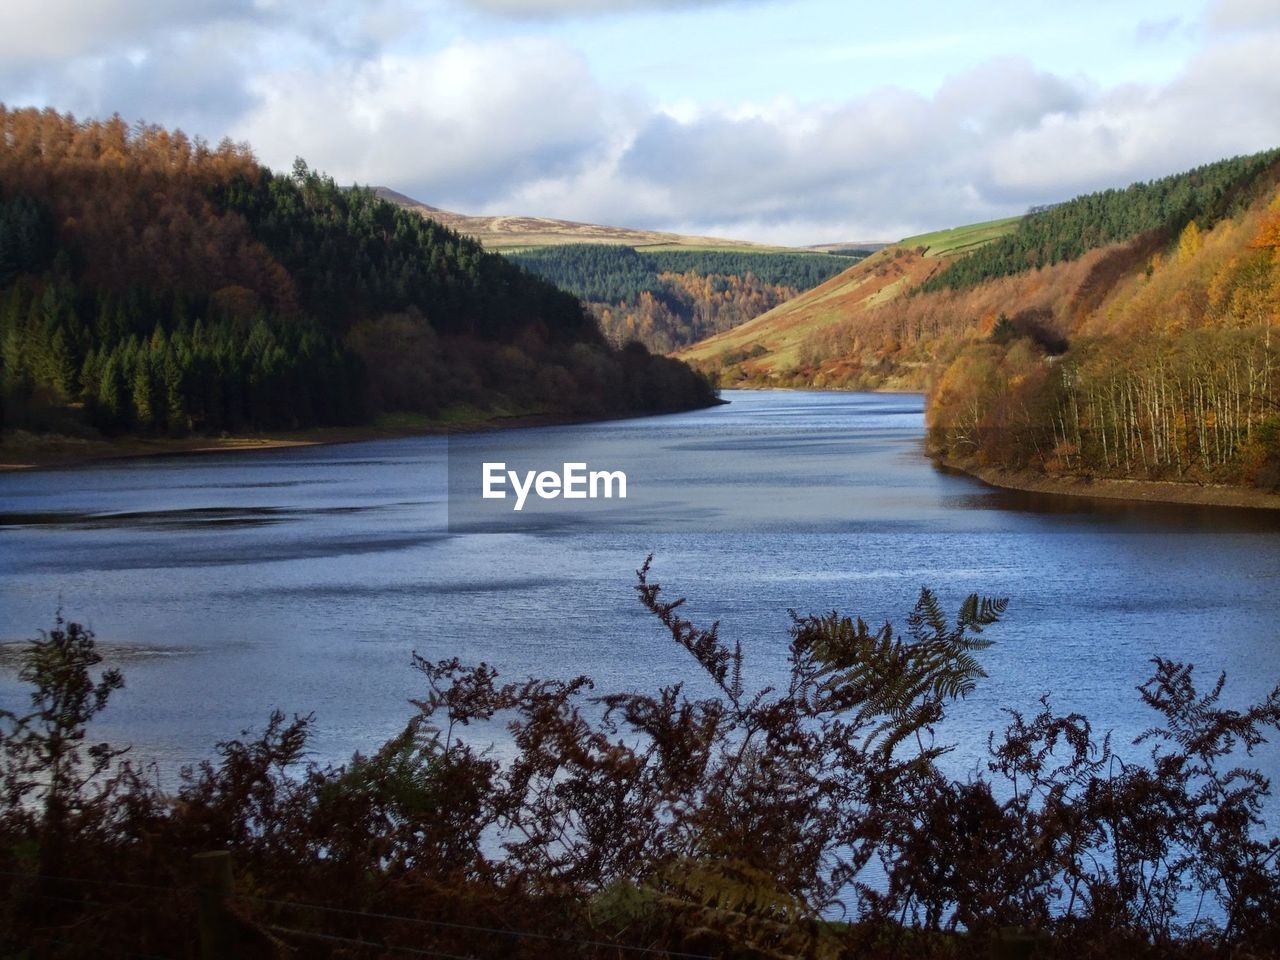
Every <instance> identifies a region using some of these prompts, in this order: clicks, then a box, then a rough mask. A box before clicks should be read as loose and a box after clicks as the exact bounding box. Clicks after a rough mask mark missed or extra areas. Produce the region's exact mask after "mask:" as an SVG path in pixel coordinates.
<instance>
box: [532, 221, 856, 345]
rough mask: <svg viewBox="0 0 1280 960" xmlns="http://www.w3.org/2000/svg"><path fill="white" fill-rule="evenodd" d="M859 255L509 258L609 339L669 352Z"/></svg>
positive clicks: (598, 248)
mask: <svg viewBox="0 0 1280 960" xmlns="http://www.w3.org/2000/svg"><path fill="white" fill-rule="evenodd" d="M863 255H864V254H860V253H856V252H855V253H852V254H849V255H840V256H836V255H833V254H823V253H755V252H744V251H738V250H637V249H636V248H634V247H625V246H613V245H606V244H568V245H565V246H558V247H543V248H540V249H536V250H528V251H523V252H517V253H510V254H508V256H509V257H510V258H511V259H513V260H515V261H516V262H517V263H519V264H521V265H522V266H524V267H527V268H528V269H529V270H531V271H533V272H534V273H536V274H538V275H539V276H541V277H544V278H545V279H547V280H550V281H551V282H552V283H554V284H556V286H558V287H560V288H561V289H562V290H566V291H568V292H570V293H572V294H574V295H575V296H577V297H581V298H582V300H583V301H585V302H586V303H587V305H588V306H589V307H590V309H591V310H592V312H593V313H594V314H595V316H596V317H597V318H598V319H599V321H600V325H601V328H602V329H603V330H604V333H605V335H606V336H607V337H608V338H609V339H610V340H611V341H612V342H614V343H615V344H625V343H627V342H628V341H631V340H638V341H639V342H640V343H642V344H644V345H645V346H646V347H647V348H649V349H650V350H652V351H654V352H658V353H668V352H670V351H673V350H676V349H678V348H679V347H682V346H686V345H688V344H691V343H695V342H697V341H698V340H701V339H703V338H705V337H709V336H711V335H713V334H716V333H720V332H722V331H724V330H729V329H732V328H733V327H736V326H738V325H739V324H742V323H745V322H746V321H748V320H750V319H751V318H752V317H756V316H759V315H760V314H762V313H765V312H766V311H768V310H771V309H772V308H773V307H775V306H777V305H778V304H780V303H783V302H785V301H787V300H789V299H791V298H792V297H794V296H796V294H798V293H800V292H802V291H804V290H808V289H811V288H812V287H816V286H818V285H819V284H820V283H822V282H824V281H825V280H828V279H830V278H831V277H833V276H835V275H836V274H838V273H840V272H841V271H843V270H846V269H848V268H849V267H850V266H852V265H853V264H855V263H857V262H858V260H859V259H861V257H862V256H863Z"/></svg>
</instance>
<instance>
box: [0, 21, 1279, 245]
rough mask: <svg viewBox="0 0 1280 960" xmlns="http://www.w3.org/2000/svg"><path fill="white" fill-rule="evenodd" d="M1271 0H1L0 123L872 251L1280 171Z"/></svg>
mask: <svg viewBox="0 0 1280 960" xmlns="http://www.w3.org/2000/svg"><path fill="white" fill-rule="evenodd" d="M1278 55H1280V0H1207V2H1206V0H1198V2H1180V0H1109V2H1102V0H1076V2H1074V3H1071V4H1066V3H1062V2H1061V0H1057V2H1054V3H1048V2H1041V0H1018V2H1012V0H991V2H983V3H969V2H964V0H915V2H912V3H903V2H892V0H363V2H361V0H311V2H308V3H305V4H303V3H298V2H289V0H92V2H84V0H0V102H3V103H5V104H7V105H9V106H10V107H16V106H40V107H46V106H50V107H54V108H55V109H57V110H59V111H63V112H67V111H70V112H72V113H74V114H75V115H76V116H77V117H106V116H110V115H111V114H113V113H119V114H120V115H121V116H123V117H124V118H126V119H127V120H130V121H134V120H145V121H147V122H150V123H159V124H163V125H165V126H168V127H180V128H182V129H183V130H185V131H186V132H187V133H188V134H191V135H199V136H203V137H205V138H207V139H209V140H211V141H217V140H220V139H222V138H223V137H224V136H229V137H231V138H232V139H233V140H236V141H247V142H248V143H249V144H251V145H252V147H253V149H254V152H255V154H256V155H257V156H258V158H259V159H260V160H261V161H262V162H264V163H266V164H268V165H270V166H272V167H274V168H276V169H281V170H287V169H289V168H290V167H291V165H292V163H293V160H294V158H295V157H299V156H300V157H303V158H304V159H306V160H307V162H308V163H309V164H310V165H311V166H312V167H313V168H315V169H319V170H322V171H324V172H327V173H329V174H331V175H332V176H333V177H335V178H336V179H337V180H338V181H339V182H340V183H344V184H346V183H352V182H357V183H362V184H371V185H385V186H388V187H391V188H393V189H395V190H398V191H400V192H401V193H405V194H408V195H409V196H412V197H414V198H416V199H418V200H421V201H423V202H424V203H428V204H432V205H434V206H438V207H443V208H445V209H449V210H455V211H458V212H462V213H471V214H512V215H532V216H547V217H558V218H564V219H571V220H582V221H587V222H593V223H605V224H611V225H617V226H630V227H642V228H648V229H660V230H675V231H679V232H686V233H697V234H709V235H714V236H723V237H733V238H740V239H748V240H757V241H762V242H768V243H780V244H789V245H804V244H817V243H826V242H838V241H855V240H868V241H869V240H894V239H899V238H901V237H904V236H909V235H911V234H914V233H920V232H923V231H926V230H933V229H939V228H943V227H948V226H955V225H959V224H964V223H972V222H976V221H980V220H987V219H991V218H994V217H1000V216H1011V215H1015V214H1019V213H1022V212H1023V211H1025V210H1026V209H1027V207H1028V206H1032V205H1036V204H1042V203H1051V202H1054V201H1057V200H1063V199H1067V198H1069V197H1071V196H1074V195H1076V194H1079V193H1082V192H1087V191H1090V190H1096V189H1101V188H1106V187H1114V186H1124V185H1125V184H1128V183H1131V182H1133V181H1135V180H1145V179H1150V178H1153V177H1157V176H1162V175H1165V174H1168V173H1174V172H1177V171H1180V170H1183V169H1186V168H1188V167H1191V166H1195V165H1196V164H1200V163H1206V162H1210V161H1213V160H1217V159H1220V158H1222V157H1226V156H1232V155H1236V154H1240V153H1248V152H1254V151H1257V150H1263V149H1268V148H1271V147H1277V146H1280V70H1277V69H1276V60H1277V56H1278Z"/></svg>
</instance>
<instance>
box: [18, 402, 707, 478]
mask: <svg viewBox="0 0 1280 960" xmlns="http://www.w3.org/2000/svg"><path fill="white" fill-rule="evenodd" d="M720 403H721V404H723V403H728V401H727V400H722V401H720ZM718 405H719V404H712V405H711V406H718ZM695 409H702V408H695ZM683 412H686V411H666V413H683ZM664 415H665V414H664V413H636V414H616V415H610V416H588V415H581V416H573V415H569V414H551V413H528V414H513V415H495V416H490V417H476V418H460V419H458V420H456V421H443V420H429V419H427V418H425V417H423V418H417V417H396V418H389V419H387V420H384V421H382V422H380V423H371V424H365V425H361V426H351V427H310V428H308V429H306V430H284V431H279V432H272V433H268V434H244V435H240V436H226V437H207V436H191V437H181V438H169V437H126V438H121V439H119V440H106V439H99V438H93V439H87V438H79V437H69V436H63V435H54V436H51V435H48V434H44V435H41V434H29V433H26V432H24V431H7V432H6V433H5V436H4V443H3V444H0V473H11V472H18V471H23V472H25V471H38V470H61V469H74V468H77V467H84V466H89V465H91V464H95V463H109V462H111V461H118V460H139V459H147V458H156V457H190V456H208V455H212V454H220V453H251V452H255V451H259V450H285V449H289V448H291V447H321V446H326V447H327V446H334V445H337V444H342V443H362V442H365V441H369V440H397V439H401V438H404V437H431V436H444V435H447V434H450V433H484V432H488V431H494V430H522V429H529V428H533V427H559V426H570V425H573V424H578V423H606V422H608V421H611V420H626V419H631V418H634V417H642V416H646V417H647V416H653V417H657V416H664Z"/></svg>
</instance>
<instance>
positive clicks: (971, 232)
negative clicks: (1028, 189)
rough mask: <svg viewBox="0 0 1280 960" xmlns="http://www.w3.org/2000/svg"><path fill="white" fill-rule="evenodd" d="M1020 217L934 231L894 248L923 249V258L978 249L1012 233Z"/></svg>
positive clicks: (908, 238) (903, 241)
mask: <svg viewBox="0 0 1280 960" xmlns="http://www.w3.org/2000/svg"><path fill="white" fill-rule="evenodd" d="M1021 219H1022V217H1005V218H1004V219H1003V220H987V221H986V222H984V223H971V224H969V225H968V226H965V227H951V228H950V229H947V230H935V231H933V232H932V233H922V234H919V235H918V236H914V237H907V238H906V239H905V240H899V241H898V242H897V243H896V244H895V246H898V247H907V248H909V249H914V248H915V247H925V248H926V250H925V256H928V257H943V256H947V255H949V254H953V253H959V252H961V251H962V250H968V249H970V248H971V247H980V246H982V245H983V244H984V243H990V242H991V241H992V240H994V239H996V237H1003V236H1004V235H1005V234H1006V233H1012V232H1013V230H1014V228H1015V227H1017V225H1018V221H1020V220H1021Z"/></svg>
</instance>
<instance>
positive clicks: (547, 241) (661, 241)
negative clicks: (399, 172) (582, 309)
mask: <svg viewBox="0 0 1280 960" xmlns="http://www.w3.org/2000/svg"><path fill="white" fill-rule="evenodd" d="M374 193H375V195H377V196H378V197H379V198H380V199H383V200H386V201H388V202H389V203H394V204H395V205H396V206H398V207H401V208H403V209H405V210H412V211H413V212H415V213H418V214H421V215H422V216H424V217H427V218H428V219H430V220H434V221H435V222H437V223H441V224H443V225H444V226H446V227H448V228H449V229H451V230H456V231H457V232H458V233H461V234H464V235H466V236H468V237H473V238H475V239H476V240H479V241H480V242H481V243H482V244H484V246H485V248H486V249H488V250H514V249H527V248H529V247H554V246H559V245H561V244H583V243H601V244H616V245H618V246H625V247H648V248H654V249H667V250H679V249H692V250H755V251H769V250H787V249H789V248H787V247H778V246H770V245H769V244H763V243H752V242H751V241H749V240H726V239H724V238H721V237H699V236H691V235H686V234H681V233H665V232H663V231H660V230H639V229H634V228H632V227H609V226H603V225H601V224H595V223H577V222H575V221H572V220H556V219H552V218H549V217H529V216H495V217H477V216H470V215H468V214H464V213H453V212H451V211H449V210H441V209H440V208H439V207H433V206H430V205H429V204H425V203H422V202H421V201H419V200H415V199H413V198H412V197H407V196H405V195H404V194H403V193H397V192H396V191H395V190H391V189H389V188H387V187H376V188H374Z"/></svg>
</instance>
